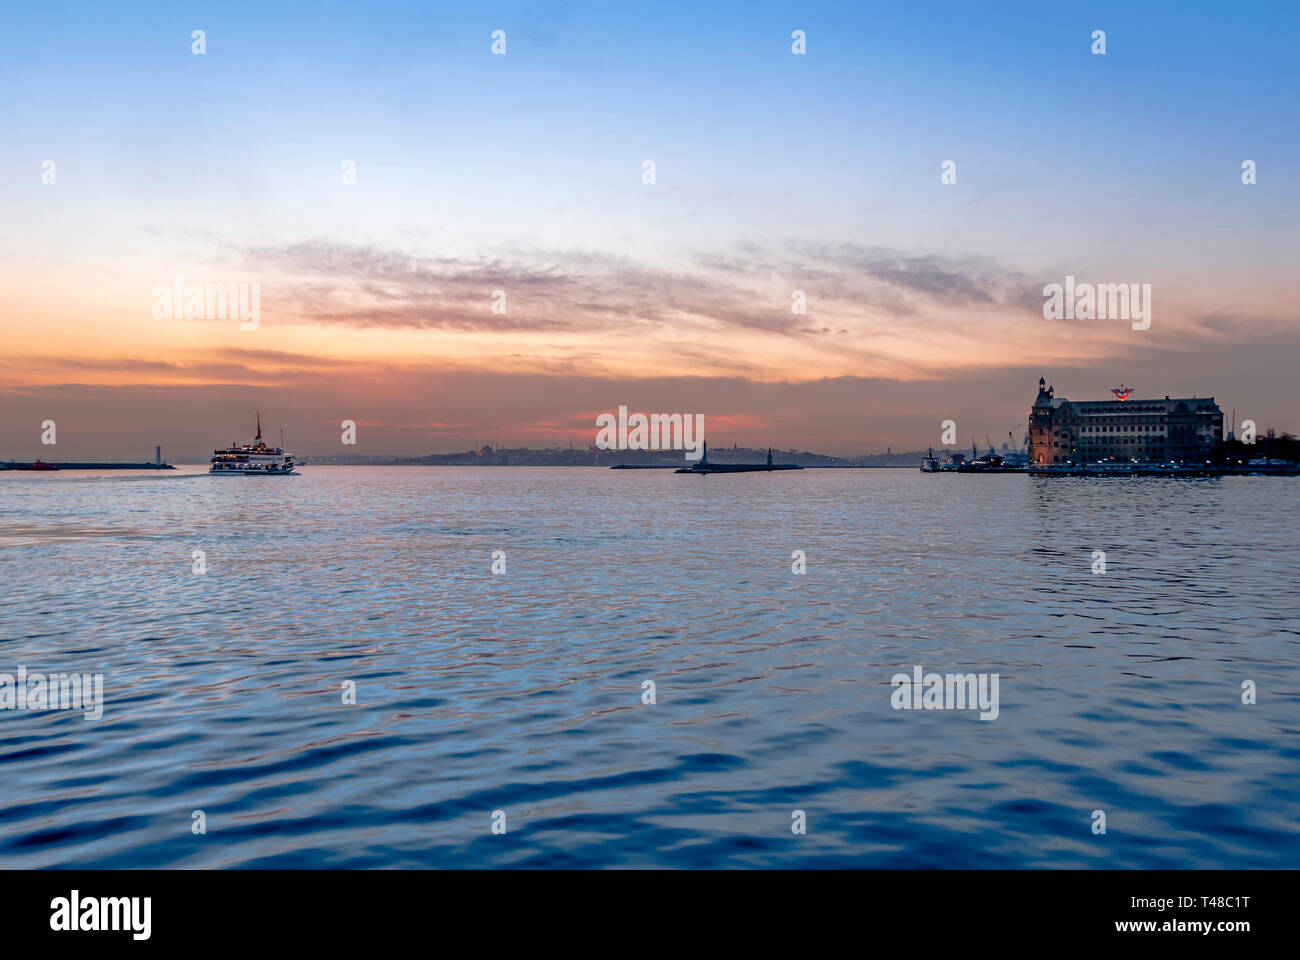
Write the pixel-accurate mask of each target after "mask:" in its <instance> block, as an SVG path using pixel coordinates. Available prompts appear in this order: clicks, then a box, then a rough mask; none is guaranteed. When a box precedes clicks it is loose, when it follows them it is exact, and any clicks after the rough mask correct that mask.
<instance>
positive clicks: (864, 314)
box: [0, 2, 1300, 462]
mask: <svg viewBox="0 0 1300 960" xmlns="http://www.w3.org/2000/svg"><path fill="white" fill-rule="evenodd" d="M195 30H202V31H204V38H203V39H204V44H205V48H204V52H203V53H202V54H196V53H195V52H194V51H193V45H194V43H195V41H194V39H193V37H192V34H193V31H195ZM497 30H500V31H503V32H504V42H505V52H504V53H503V54H494V53H493V43H494V40H493V32H494V31H497ZM796 30H799V31H803V36H804V38H805V49H806V52H805V53H803V54H795V53H794V52H793V51H792V44H793V43H794V40H792V33H793V32H794V31H796ZM1096 30H1103V31H1104V32H1105V43H1106V52H1105V53H1104V54H1096V53H1093V52H1092V51H1093V47H1094V39H1093V32H1094V31H1096ZM1298 40H1300V7H1296V6H1295V5H1293V4H1270V3H1265V4H1259V5H1250V6H1248V7H1240V6H1237V5H1231V4H1227V3H1215V4H1211V3H1198V2H1179V3H1141V4H1134V3H1128V2H1126V3H1069V2H1054V3H1050V4H1048V3H1041V2H1040V3H1023V4H1022V3H998V4H970V3H930V4H924V5H921V4H917V3H871V4H858V3H827V4H816V3H814V4H805V3H799V4H793V3H792V4H766V3H743V4H740V3H716V4H709V5H708V9H701V7H700V5H697V4H674V3H659V4H638V3H625V4H616V5H615V4H606V3H591V4H582V3H563V4H534V3H526V4H494V3H484V4H473V5H461V4H436V3H427V2H425V3H418V4H415V3H413V4H406V3H373V4H354V3H348V4H343V3H311V4H305V3H304V4H298V3H273V4H267V3H258V4H251V3H248V4H245V3H221V4H216V3H212V4H186V3H175V2H169V3H123V4H119V5H115V9H106V8H102V7H101V6H100V5H98V4H91V3H62V4H58V5H56V6H53V7H52V8H50V7H49V5H24V6H21V7H19V6H10V7H8V8H6V12H5V14H4V29H3V31H0V91H2V93H0V130H3V136H0V214H2V215H0V334H2V335H3V343H4V349H3V351H2V352H0V459H8V458H14V459H23V458H34V457H36V456H42V457H44V458H45V459H47V460H50V459H53V460H58V459H63V460H76V459H96V458H115V457H116V458H125V459H138V458H142V457H144V456H147V455H152V450H153V446H154V445H155V444H161V445H162V446H163V448H164V452H165V454H166V455H167V456H168V457H169V458H171V459H173V460H175V461H180V462H186V461H190V462H197V461H201V460H203V459H206V456H207V455H208V454H209V452H210V451H211V449H212V448H213V447H215V446H218V445H225V444H227V443H229V442H231V441H232V440H236V439H238V440H240V441H241V442H242V441H243V440H245V439H247V438H248V437H249V436H251V433H252V429H253V417H254V415H255V413H256V412H257V411H259V410H260V411H261V413H262V416H263V422H264V423H265V424H266V425H267V426H268V428H269V429H270V430H271V431H272V433H273V435H278V431H279V430H280V429H281V428H283V429H284V431H285V437H286V446H287V447H288V448H289V449H290V450H291V451H292V452H294V453H297V454H299V455H300V456H305V455H313V454H315V455H329V454H337V453H357V454H402V455H409V454H420V453H427V452H449V451H456V450H465V449H469V448H470V447H472V446H474V445H476V444H482V443H485V442H491V443H493V444H495V445H508V446H523V445H526V446H532V447H540V446H567V445H569V444H570V443H573V444H574V445H575V446H586V445H587V444H589V443H591V442H592V441H593V440H594V438H595V433H596V428H595V417H596V415H597V414H598V413H601V412H604V411H613V410H616V409H617V408H618V407H619V406H620V405H627V406H628V407H630V408H631V409H632V410H640V411H644V412H663V413H700V414H703V415H704V417H705V430H706V437H707V438H708V439H709V440H710V442H711V443H715V444H719V445H730V444H731V443H739V444H741V445H742V446H744V445H748V446H755V447H765V446H775V447H777V448H781V449H785V448H791V447H794V448H798V449H806V450H814V451H817V452H821V453H830V454H840V455H856V454H861V453H866V452H880V451H883V450H885V449H886V447H892V448H893V449H894V450H914V449H918V448H923V447H925V446H926V445H927V444H931V443H934V444H936V445H937V442H938V437H939V431H940V423H941V422H942V421H943V420H946V419H954V420H956V421H957V424H958V434H959V437H960V438H961V442H962V443H963V444H968V443H969V440H970V438H972V437H974V438H978V440H979V443H980V446H981V447H982V446H983V445H984V438H985V437H986V436H989V437H992V438H993V439H994V440H995V441H997V442H1000V441H1001V440H1003V439H1006V436H1007V434H1008V433H1012V434H1013V435H1014V438H1015V439H1016V440H1019V439H1020V437H1021V436H1022V435H1023V432H1024V423H1025V419H1026V416H1027V413H1028V407H1029V405H1030V403H1032V401H1033V398H1034V395H1035V392H1036V387H1037V380H1038V377H1039V376H1045V377H1047V379H1048V380H1049V381H1051V382H1052V384H1053V385H1054V387H1055V388H1056V394H1057V396H1066V397H1070V398H1073V399H1097V398H1101V397H1105V396H1108V395H1109V394H1108V392H1107V391H1108V390H1109V389H1110V388H1111V387H1115V386H1118V385H1119V384H1120V383H1123V384H1125V385H1128V386H1131V387H1133V388H1134V396H1135V397H1144V396H1160V397H1163V396H1165V395H1185V396H1191V395H1199V396H1205V395H1214V396H1215V397H1216V398H1218V400H1219V402H1220V404H1221V405H1222V406H1223V407H1224V408H1225V410H1227V411H1229V412H1231V411H1232V410H1236V411H1237V418H1238V420H1240V419H1244V418H1247V417H1249V418H1252V419H1255V420H1256V421H1257V423H1259V424H1260V426H1261V429H1263V428H1265V427H1268V426H1273V427H1276V428H1277V429H1279V430H1292V431H1300V395H1298V394H1297V391H1295V390H1294V389H1293V388H1292V382H1293V381H1294V379H1295V366H1296V363H1295V361H1296V358H1297V357H1298V356H1300V350H1298V349H1297V348H1300V297H1297V295H1296V291H1295V284H1294V277H1295V275H1296V273H1297V270H1296V260H1297V257H1296V253H1297V249H1300V244H1297V223H1300V217H1298V216H1297V214H1300V209H1298V207H1300V203H1298V200H1300V127H1298V125H1297V122H1296V121H1297V118H1298V117H1300V109H1298V108H1300V96H1298V94H1300V66H1298V65H1297V58H1296V56H1295V49H1296V44H1297V41H1298ZM1247 160H1249V161H1252V162H1253V163H1254V165H1255V176H1256V182H1255V183H1253V184H1245V183H1243V182H1242V163H1243V162H1244V161H1247ZM946 161H951V162H952V164H954V165H955V166H954V167H953V168H952V169H954V170H955V182H952V183H944V182H943V180H942V177H941V174H943V172H944V171H943V164H944V163H945V162H946ZM647 162H652V163H653V165H654V178H653V179H654V182H653V183H647V182H644V181H645V179H646V176H645V171H646V163H647ZM51 164H52V166H51ZM346 165H350V166H346ZM348 169H351V170H354V171H355V177H354V180H355V182H344V181H345V179H346V178H345V171H346V170H348ZM50 171H52V173H53V176H52V178H51V177H50V176H49V172H50ZM50 179H52V181H53V182H47V181H49V180H50ZM1067 275H1069V276H1074V277H1076V278H1077V279H1078V280H1079V281H1085V282H1093V283H1139V284H1150V285H1151V291H1152V295H1151V298H1152V318H1151V319H1152V322H1151V326H1150V328H1149V329H1146V330H1134V329H1132V325H1131V324H1130V323H1129V322H1127V321H1126V320H1124V319H1113V318H1109V319H1082V320H1064V319H1051V320H1049V319H1045V318H1044V316H1043V301H1044V294H1043V287H1044V286H1045V285H1046V284H1050V283H1063V282H1064V278H1065V277H1066V276H1067ZM177 277H181V278H183V280H182V283H183V284H243V285H245V286H244V289H245V290H248V291H251V290H252V288H253V287H254V286H256V288H257V290H258V294H259V301H258V302H259V315H258V320H257V325H256V327H255V328H253V329H244V326H246V325H244V324H241V323H240V320H239V318H238V317H234V318H232V317H230V316H211V315H200V316H191V317H190V318H188V319H187V318H186V317H185V315H184V311H183V310H179V311H176V313H175V315H173V316H171V317H167V316H165V315H164V316H161V317H160V316H159V315H158V313H159V298H160V294H159V292H158V291H159V290H161V289H164V288H171V287H172V285H173V284H174V283H175V282H176V278H177ZM497 291H500V293H496V292H497ZM797 291H798V292H801V293H802V300H803V302H804V304H805V306H806V311H805V312H803V313H796V312H795V311H794V310H793V309H792V307H793V306H794V305H795V303H796V300H797V299H798V294H797V293H796V292H797ZM502 295H503V296H502ZM494 296H495V299H494ZM494 303H496V304H497V307H498V310H499V311H500V310H501V308H502V307H503V308H504V309H503V312H494V310H493V306H494ZM204 312H205V313H206V311H204ZM46 419H53V420H55V421H56V423H57V425H58V429H57V437H58V444H57V447H56V449H57V452H54V449H52V448H50V447H46V446H43V445H42V444H41V436H42V432H43V431H42V426H41V424H42V422H43V421H45V420H46ZM345 419H350V420H354V421H355V422H356V423H357V424H358V431H357V440H358V442H357V445H356V446H355V447H348V448H344V447H342V446H341V445H340V437H341V430H340V423H341V422H342V421H343V420H345Z"/></svg>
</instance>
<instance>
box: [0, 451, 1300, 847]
mask: <svg viewBox="0 0 1300 960" xmlns="http://www.w3.org/2000/svg"><path fill="white" fill-rule="evenodd" d="M1298 492H1300V481H1298V480H1296V479H1290V478H1225V479H1217V480H1160V479H1145V478H1144V479H1128V480H1125V479H1067V478H1053V479H1035V478H1030V477H1025V476H987V477H973V476H958V475H939V476H926V475H922V474H920V473H918V472H915V471H912V470H805V471H803V472H800V473H793V472H792V473H787V474H781V473H777V474H746V475H737V476H730V477H728V476H714V477H688V476H676V475H673V474H671V473H668V472H664V471H659V470H635V471H608V470H595V469H543V468H535V469H530V468H513V469H512V468H419V467H406V468H368V467H308V468H306V469H305V470H304V472H303V474H302V475H301V476H299V477H288V478H244V477H209V476H207V475H206V474H204V473H201V472H200V470H199V468H186V469H185V470H182V471H179V472H177V473H172V474H111V473H101V474H88V473H74V472H62V473H58V474H53V475H45V476H42V475H34V474H22V475H15V474H8V475H4V474H0V578H2V580H3V593H2V595H0V673H11V674H12V673H14V672H15V671H16V670H17V668H18V666H19V665H23V666H25V667H26V668H27V669H28V671H32V672H36V671H45V672H81V673H102V674H103V677H104V701H105V702H104V712H103V717H102V718H101V719H100V720H98V721H97V722H92V721H88V720H86V719H85V718H84V717H83V716H82V715H81V714H80V713H77V712H31V711H16V710H0V866H3V867H48V866H78V867H426V866H437V867H455V866H474V867H482V866H525V867H528V866H545V867H571V866H572V867H576V866H583V867H588V866H630V867H647V866H673V867H704V866H708V867H738V866H748V867H847V866H863V867H876V866H883V867H941V866H945V867H1043V866H1053V867H1063V866H1071V867H1074V866H1082V867H1293V866H1296V865H1297V862H1300V740H1298V739H1297V736H1296V735H1297V733H1298V732H1300V709H1298V707H1300V671H1298V670H1297V666H1298V664H1300V643H1298V641H1300V598H1298V597H1297V589H1296V588H1297V581H1298V580H1300V542H1298V541H1297V535H1296V530H1297V528H1296V525H1295V522H1294V509H1295V505H1296V503H1297V493H1298ZM195 550H202V551H203V552H204V554H205V556H206V565H207V572H206V573H205V574H203V575H196V574H194V573H193V572H192V566H191V565H192V555H193V551H195ZM496 550H503V551H505V562H506V571H505V573H503V574H500V575H494V574H493V573H492V569H491V567H492V553H493V551H496ZM796 550H802V551H805V552H806V555H807V573H806V574H805V575H802V576H801V575H795V574H793V573H792V572H791V564H792V559H791V554H792V553H793V551H796ZM1095 550H1103V551H1105V553H1106V566H1107V569H1106V573H1105V574H1104V575H1100V574H1094V573H1093V572H1092V566H1093V558H1092V553H1093V551H1095ZM917 664H919V665H922V666H923V667H924V668H925V670H926V671H927V672H928V671H931V670H934V671H937V672H955V671H960V672H963V673H964V672H987V673H997V674H998V675H999V678H1000V682H999V692H1000V713H999V716H998V717H997V719H996V720H991V721H981V720H980V719H979V718H978V715H977V713H974V712H970V711H941V710H935V711H896V710H894V709H892V708H891V705H890V694H891V693H892V688H891V686H890V679H891V677H892V676H893V675H894V674H895V673H898V672H910V671H911V670H912V667H913V666H914V665H917ZM646 680H653V681H654V683H655V685H656V700H657V702H656V703H654V704H653V705H645V704H643V703H642V702H641V698H642V690H643V687H642V684H643V681H646ZM346 681H353V682H354V683H355V684H356V697H357V703H356V705H355V706H352V705H345V704H344V703H343V702H342V689H343V685H344V683H345V682H346ZM1243 681H1252V682H1253V683H1254V684H1255V685H1256V687H1257V691H1258V702H1257V703H1255V704H1253V705H1244V704H1243V703H1242V684H1243ZM195 810H202V811H204V813H205V815H206V818H207V833H206V834H205V835H196V834H194V833H193V832H192V831H191V822H192V819H191V817H192V813H193V811H195ZM498 810H500V811H504V813H505V818H506V828H507V832H506V833H505V834H504V835H493V833H492V832H491V829H490V828H491V824H492V817H493V812H494V811H498ZM794 810H802V811H804V812H805V814H806V817H807V834H806V835H804V836H796V835H793V834H792V832H791V829H790V825H791V812H792V811H794ZM1094 810H1104V811H1105V812H1106V817H1107V832H1106V833H1105V835H1095V834H1094V833H1093V831H1092V824H1093V819H1092V812H1093V811H1094Z"/></svg>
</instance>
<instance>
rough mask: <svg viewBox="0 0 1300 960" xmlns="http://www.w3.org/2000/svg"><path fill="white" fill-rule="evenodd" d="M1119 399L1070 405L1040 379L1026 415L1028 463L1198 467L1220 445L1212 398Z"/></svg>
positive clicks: (1219, 423) (1216, 409) (1219, 418)
mask: <svg viewBox="0 0 1300 960" xmlns="http://www.w3.org/2000/svg"><path fill="white" fill-rule="evenodd" d="M1120 396H1121V394H1117V395H1116V398H1115V399H1113V400H1084V401H1079V402H1074V401H1070V400H1066V399H1065V398H1064V397H1058V396H1056V395H1055V391H1054V390H1053V389H1052V388H1051V387H1049V386H1047V383H1046V381H1045V380H1041V379H1040V380H1039V381H1038V399H1037V400H1035V401H1034V405H1033V407H1032V408H1031V409H1030V411H1029V459H1030V462H1032V463H1041V464H1048V463H1096V462H1098V461H1123V462H1125V463H1127V462H1129V461H1131V460H1138V461H1152V462H1157V463H1168V462H1170V461H1176V462H1182V463H1203V462H1204V461H1205V460H1207V459H1209V458H1210V456H1211V455H1212V454H1213V452H1214V450H1215V448H1216V447H1217V446H1218V445H1219V443H1221V442H1222V438H1223V411H1222V410H1220V409H1219V405H1218V404H1217V403H1215V402H1214V398H1213V397H1191V398H1185V397H1184V398H1175V399H1170V398H1169V397H1165V398H1164V399H1163V400H1135V399H1123V400H1121V399H1119V397H1120ZM1122 396H1124V397H1126V398H1127V396H1128V394H1127V392H1125V393H1124V394H1122Z"/></svg>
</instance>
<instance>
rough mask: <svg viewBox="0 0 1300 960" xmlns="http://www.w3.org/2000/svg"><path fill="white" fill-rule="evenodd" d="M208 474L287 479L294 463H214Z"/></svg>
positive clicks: (292, 470)
mask: <svg viewBox="0 0 1300 960" xmlns="http://www.w3.org/2000/svg"><path fill="white" fill-rule="evenodd" d="M208 473H210V474H212V475H213V476H215V477H287V476H290V475H292V474H293V473H294V468H293V464H292V463H269V462H268V463H214V464H213V465H212V468H211V469H210V470H208Z"/></svg>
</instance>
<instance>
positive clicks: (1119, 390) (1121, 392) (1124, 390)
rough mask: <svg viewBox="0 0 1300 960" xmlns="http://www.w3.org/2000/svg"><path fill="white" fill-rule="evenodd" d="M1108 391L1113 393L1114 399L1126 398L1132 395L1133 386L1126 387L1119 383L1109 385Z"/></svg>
mask: <svg viewBox="0 0 1300 960" xmlns="http://www.w3.org/2000/svg"><path fill="white" fill-rule="evenodd" d="M1110 392H1111V393H1113V394H1115V399H1116V400H1127V399H1128V398H1129V397H1131V396H1132V395H1133V388H1132V387H1126V386H1124V384H1122V383H1121V384H1120V385H1119V386H1118V387H1111V390H1110Z"/></svg>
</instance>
